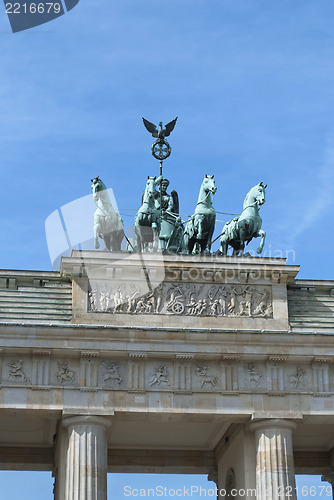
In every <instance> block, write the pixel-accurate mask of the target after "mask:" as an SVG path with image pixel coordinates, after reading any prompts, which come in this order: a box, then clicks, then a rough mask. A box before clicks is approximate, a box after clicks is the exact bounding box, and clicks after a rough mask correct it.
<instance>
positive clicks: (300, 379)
mask: <svg viewBox="0 0 334 500" xmlns="http://www.w3.org/2000/svg"><path fill="white" fill-rule="evenodd" d="M307 383H308V376H307V375H306V371H305V370H304V368H301V367H300V366H297V371H296V374H295V375H290V376H289V384H290V385H291V386H292V387H294V388H295V389H297V388H298V387H306V386H307Z"/></svg>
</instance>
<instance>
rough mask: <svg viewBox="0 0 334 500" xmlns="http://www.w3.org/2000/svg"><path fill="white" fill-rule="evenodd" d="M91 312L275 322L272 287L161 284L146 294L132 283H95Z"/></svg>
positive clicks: (89, 294)
mask: <svg viewBox="0 0 334 500" xmlns="http://www.w3.org/2000/svg"><path fill="white" fill-rule="evenodd" d="M88 299H89V300H88V310H89V311H91V312H104V313H123V314H124V313H126V314H166V315H179V316H181V315H183V316H215V317H219V316H228V317H263V318H272V317H273V308H272V299H271V290H270V287H269V286H250V285H222V286H221V285H212V284H194V283H192V284H191V283H167V282H164V283H161V284H160V285H159V286H158V287H157V288H155V289H154V290H152V291H151V292H149V293H147V292H145V293H143V292H142V291H141V290H140V288H138V287H136V286H135V285H134V284H133V283H128V282H118V283H117V282H116V283H115V282H113V283H112V284H111V283H110V282H108V286H107V285H106V282H103V281H102V280H101V282H99V280H95V281H94V280H93V281H92V282H91V290H90V291H89V292H88Z"/></svg>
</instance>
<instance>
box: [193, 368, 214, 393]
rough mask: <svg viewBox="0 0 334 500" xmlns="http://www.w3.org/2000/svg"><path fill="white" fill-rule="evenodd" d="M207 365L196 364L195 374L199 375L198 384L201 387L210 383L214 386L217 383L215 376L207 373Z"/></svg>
mask: <svg viewBox="0 0 334 500" xmlns="http://www.w3.org/2000/svg"><path fill="white" fill-rule="evenodd" d="M207 372H208V367H207V366H197V367H196V374H197V376H198V377H200V379H201V380H200V382H199V384H200V386H201V388H203V387H204V386H205V385H211V387H215V386H216V385H217V377H214V376H212V375H208V373H207Z"/></svg>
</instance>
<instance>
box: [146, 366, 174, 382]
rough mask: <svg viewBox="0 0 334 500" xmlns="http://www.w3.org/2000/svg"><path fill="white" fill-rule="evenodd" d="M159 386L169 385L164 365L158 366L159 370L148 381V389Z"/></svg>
mask: <svg viewBox="0 0 334 500" xmlns="http://www.w3.org/2000/svg"><path fill="white" fill-rule="evenodd" d="M160 384H167V385H170V384H169V379H168V370H167V368H166V366H165V365H161V366H159V368H158V369H157V370H156V371H155V372H154V374H153V376H152V378H151V380H150V384H149V385H150V387H152V386H153V385H156V386H159V385H160Z"/></svg>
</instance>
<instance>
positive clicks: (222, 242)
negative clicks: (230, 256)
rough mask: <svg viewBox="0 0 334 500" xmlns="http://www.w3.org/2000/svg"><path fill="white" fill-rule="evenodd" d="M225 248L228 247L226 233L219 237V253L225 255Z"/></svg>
mask: <svg viewBox="0 0 334 500" xmlns="http://www.w3.org/2000/svg"><path fill="white" fill-rule="evenodd" d="M227 249H228V238H227V236H226V234H223V235H222V236H221V238H220V253H221V254H222V255H227Z"/></svg>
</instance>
